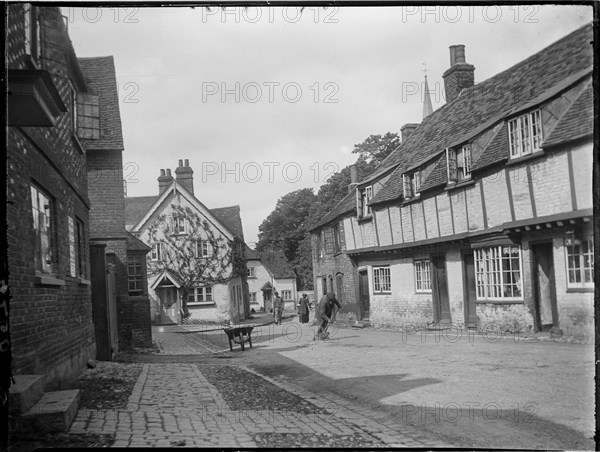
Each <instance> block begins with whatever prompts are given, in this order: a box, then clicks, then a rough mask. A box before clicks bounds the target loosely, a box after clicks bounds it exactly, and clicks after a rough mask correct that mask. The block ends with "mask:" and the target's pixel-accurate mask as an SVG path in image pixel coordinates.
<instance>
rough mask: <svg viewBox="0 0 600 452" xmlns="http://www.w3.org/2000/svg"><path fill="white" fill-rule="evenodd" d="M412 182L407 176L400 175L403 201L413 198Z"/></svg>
mask: <svg viewBox="0 0 600 452" xmlns="http://www.w3.org/2000/svg"><path fill="white" fill-rule="evenodd" d="M413 190H414V187H413V181H412V180H411V178H410V176H409V175H408V174H403V175H402V194H403V196H404V199H411V198H413V197H414V192H413Z"/></svg>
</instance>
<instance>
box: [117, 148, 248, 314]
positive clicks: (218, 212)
mask: <svg viewBox="0 0 600 452" xmlns="http://www.w3.org/2000/svg"><path fill="white" fill-rule="evenodd" d="M193 174H194V171H193V170H192V168H191V167H190V166H189V161H188V160H187V159H186V160H185V164H184V160H179V166H178V167H177V168H176V170H175V175H176V178H173V176H172V175H171V170H170V169H167V170H164V169H162V170H161V175H160V176H159V177H158V195H155V196H141V197H128V198H127V209H126V227H127V229H128V230H129V231H130V232H131V233H132V234H133V235H134V236H135V237H136V238H138V239H139V240H140V241H141V242H143V243H144V244H146V245H147V246H148V247H150V249H151V252H150V253H149V254H148V258H147V267H148V281H147V285H148V293H149V296H150V300H151V318H152V321H153V322H155V323H182V322H184V321H185V322H192V323H193V322H195V321H200V322H201V321H203V320H210V321H229V322H234V323H235V322H238V321H239V320H243V319H245V318H247V317H248V316H249V315H250V306H249V299H248V284H247V281H246V262H245V257H244V255H245V248H246V245H245V243H244V233H243V228H242V220H241V217H240V208H239V206H230V207H223V208H217V209H208V208H207V207H206V206H205V205H204V204H203V203H202V202H200V201H199V200H198V198H196V197H195V196H194V180H193ZM184 299H185V300H186V302H185V303H184V302H183V300H184ZM186 307H187V311H188V312H186V309H185V308H186ZM186 314H189V316H186Z"/></svg>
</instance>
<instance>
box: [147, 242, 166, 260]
mask: <svg viewBox="0 0 600 452" xmlns="http://www.w3.org/2000/svg"><path fill="white" fill-rule="evenodd" d="M162 252H163V249H162V243H160V242H157V243H153V244H152V251H150V260H151V261H162V258H163V256H162V254H163V253H162Z"/></svg>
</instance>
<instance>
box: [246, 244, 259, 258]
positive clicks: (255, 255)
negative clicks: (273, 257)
mask: <svg viewBox="0 0 600 452" xmlns="http://www.w3.org/2000/svg"><path fill="white" fill-rule="evenodd" d="M246 260H248V261H257V260H260V254H259V253H258V251H256V250H253V249H252V248H250V247H249V246H248V245H246Z"/></svg>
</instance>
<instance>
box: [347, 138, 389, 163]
mask: <svg viewBox="0 0 600 452" xmlns="http://www.w3.org/2000/svg"><path fill="white" fill-rule="evenodd" d="M400 143H401V141H400V137H399V136H398V134H397V133H392V132H387V133H386V134H385V135H383V136H381V135H371V136H369V137H368V138H367V139H365V141H363V142H362V143H359V144H355V145H354V150H353V151H352V153H354V154H359V155H360V156H361V157H362V158H364V159H365V160H366V161H367V162H369V163H370V162H374V163H376V164H377V163H381V162H383V160H384V159H385V158H386V157H387V156H388V155H390V154H391V153H392V151H393V150H394V149H396V148H397V147H398V146H400Z"/></svg>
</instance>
